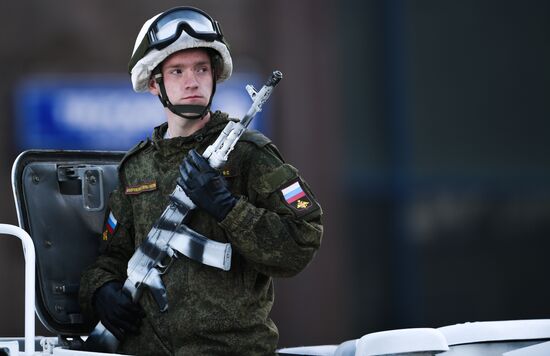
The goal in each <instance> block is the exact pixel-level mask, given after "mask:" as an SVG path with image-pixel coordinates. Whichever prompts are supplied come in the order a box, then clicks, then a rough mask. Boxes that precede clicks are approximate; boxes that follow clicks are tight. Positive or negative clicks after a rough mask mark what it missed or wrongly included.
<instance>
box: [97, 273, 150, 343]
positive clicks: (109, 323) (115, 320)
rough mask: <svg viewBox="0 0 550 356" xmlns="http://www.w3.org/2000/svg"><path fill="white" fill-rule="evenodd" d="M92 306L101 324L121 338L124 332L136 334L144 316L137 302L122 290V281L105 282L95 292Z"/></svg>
mask: <svg viewBox="0 0 550 356" xmlns="http://www.w3.org/2000/svg"><path fill="white" fill-rule="evenodd" d="M93 306H94V309H95V311H96V313H97V314H98V315H99V319H100V320H101V323H102V324H103V326H105V327H106V328H107V329H108V330H109V331H110V332H111V333H113V335H114V336H115V337H116V338H117V339H119V340H122V339H123V338H124V335H125V334H126V333H128V332H129V333H133V334H136V333H137V332H138V331H139V327H140V325H141V319H142V318H143V317H144V316H145V313H144V312H143V309H141V306H140V305H139V304H136V303H134V302H133V301H132V298H131V297H130V296H128V295H127V294H126V293H124V292H123V291H122V283H120V282H116V281H113V282H107V283H105V284H104V285H103V286H101V287H99V289H98V290H97V291H96V292H95V294H94V298H93Z"/></svg>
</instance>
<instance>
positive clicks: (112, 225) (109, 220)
mask: <svg viewBox="0 0 550 356" xmlns="http://www.w3.org/2000/svg"><path fill="white" fill-rule="evenodd" d="M103 226H104V228H103V234H101V240H100V242H99V250H100V251H101V252H104V251H105V249H106V248H107V246H108V245H109V243H110V241H111V238H112V237H113V235H114V233H115V231H116V228H117V226H118V221H117V219H116V218H115V216H114V215H113V212H112V211H109V215H105V222H104V223H103Z"/></svg>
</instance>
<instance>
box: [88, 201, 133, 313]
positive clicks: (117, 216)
mask: <svg viewBox="0 0 550 356" xmlns="http://www.w3.org/2000/svg"><path fill="white" fill-rule="evenodd" d="M131 211H132V209H131V207H130V205H129V202H128V199H127V197H126V196H125V195H124V193H122V192H120V191H119V190H115V191H113V192H112V193H111V196H110V198H109V209H108V210H107V211H106V216H105V223H104V228H103V234H102V235H101V236H99V239H100V244H99V245H100V248H99V256H98V258H97V260H96V261H95V262H94V263H93V264H92V265H90V266H89V267H88V268H87V269H85V270H84V272H83V273H82V275H81V280H80V290H79V300H80V305H81V308H82V312H83V314H84V315H85V316H86V317H87V318H90V319H93V315H94V313H93V306H92V300H93V295H94V293H95V291H96V290H97V289H98V288H99V287H101V286H102V285H103V284H105V283H107V282H109V281H112V280H118V281H121V282H124V281H125V280H126V269H127V265H128V260H129V259H130V257H131V256H132V254H133V252H134V239H133V228H132V215H131Z"/></svg>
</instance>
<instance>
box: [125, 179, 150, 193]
mask: <svg viewBox="0 0 550 356" xmlns="http://www.w3.org/2000/svg"><path fill="white" fill-rule="evenodd" d="M155 189H157V181H152V182H147V183H142V184H137V185H131V186H128V187H126V190H125V193H126V194H127V195H132V194H139V193H143V192H149V191H152V190H155Z"/></svg>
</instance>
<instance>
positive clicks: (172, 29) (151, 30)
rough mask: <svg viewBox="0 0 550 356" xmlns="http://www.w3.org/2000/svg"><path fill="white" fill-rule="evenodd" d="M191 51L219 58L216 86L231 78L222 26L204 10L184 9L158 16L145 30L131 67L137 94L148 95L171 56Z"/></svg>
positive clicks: (135, 46)
mask: <svg viewBox="0 0 550 356" xmlns="http://www.w3.org/2000/svg"><path fill="white" fill-rule="evenodd" d="M189 48H210V49H212V50H214V51H215V52H216V53H215V54H217V55H219V57H217V56H215V57H217V58H213V63H212V64H213V67H214V69H215V75H216V77H215V79H216V82H218V83H219V82H222V81H224V80H226V79H228V78H229V77H230V76H231V72H232V70H233V62H232V60H231V54H230V52H229V48H228V45H227V42H226V41H225V39H224V37H223V33H222V30H221V27H220V25H219V23H218V22H217V21H215V20H214V19H212V17H210V16H209V15H208V14H207V13H206V12H204V11H202V10H200V9H197V8H194V7H189V6H180V7H175V8H172V9H170V10H167V11H164V12H162V13H160V14H157V15H156V16H154V17H152V18H150V19H149V20H147V21H146V22H145V24H144V25H143V27H142V28H141V31H140V32H139V34H138V36H137V39H136V43H135V45H134V50H133V51H132V57H131V59H130V62H129V64H128V70H129V72H130V74H131V77H132V86H133V88H134V90H135V91H136V92H144V91H147V90H148V83H149V78H150V77H151V74H152V73H153V71H154V70H155V68H157V66H158V65H159V64H161V63H162V61H164V60H165V59H166V58H167V57H168V56H170V55H171V54H173V53H175V52H178V51H181V50H184V49H189ZM209 52H212V51H209Z"/></svg>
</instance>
